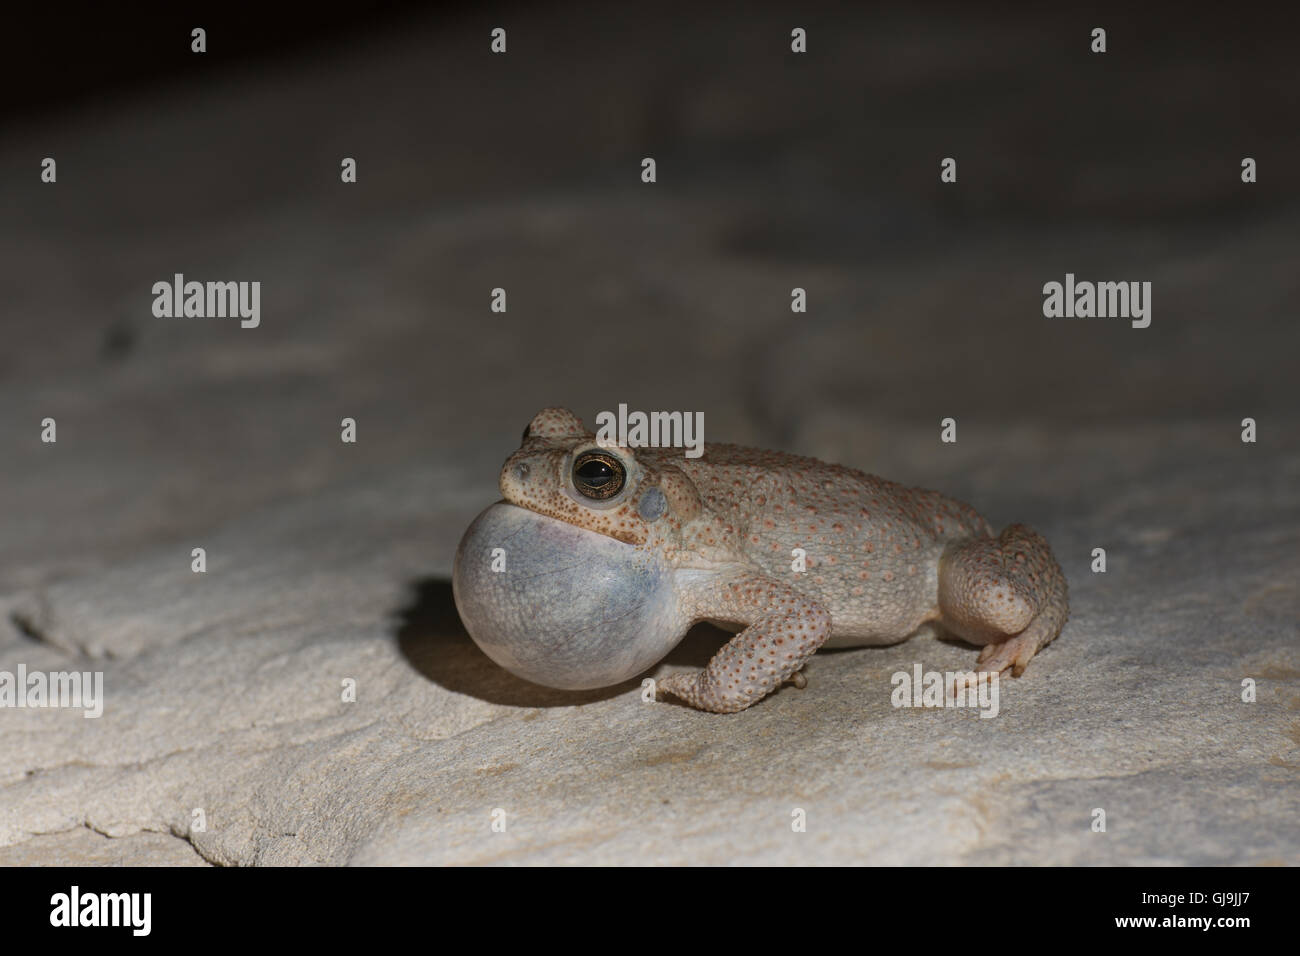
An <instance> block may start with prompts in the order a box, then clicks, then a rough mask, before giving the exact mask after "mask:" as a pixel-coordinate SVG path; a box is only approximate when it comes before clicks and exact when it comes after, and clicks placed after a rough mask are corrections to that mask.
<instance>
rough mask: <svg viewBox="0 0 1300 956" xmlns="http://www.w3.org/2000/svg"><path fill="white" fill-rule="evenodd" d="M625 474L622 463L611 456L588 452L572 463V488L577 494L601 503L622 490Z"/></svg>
mask: <svg viewBox="0 0 1300 956" xmlns="http://www.w3.org/2000/svg"><path fill="white" fill-rule="evenodd" d="M626 478H627V472H626V471H624V470H623V463H622V462H621V461H619V460H618V459H617V458H615V457H614V456H613V455H606V454H604V453H603V452H596V451H589V452H585V453H584V454H581V455H579V456H578V457H577V459H576V460H575V461H574V462H573V487H575V488H577V489H578V493H579V494H581V495H583V496H585V497H587V498H594V499H596V500H597V501H602V500H604V499H605V498H612V497H614V496H615V495H616V494H618V493H619V492H620V491H622V490H623V482H624V481H625V480H626Z"/></svg>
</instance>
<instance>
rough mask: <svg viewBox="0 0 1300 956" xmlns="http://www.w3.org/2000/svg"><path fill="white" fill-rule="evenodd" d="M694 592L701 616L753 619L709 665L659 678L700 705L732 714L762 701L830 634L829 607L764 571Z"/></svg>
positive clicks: (663, 685) (675, 692)
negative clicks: (690, 671)
mask: <svg viewBox="0 0 1300 956" xmlns="http://www.w3.org/2000/svg"><path fill="white" fill-rule="evenodd" d="M691 597H692V604H693V606H694V610H695V617H696V619H697V620H709V619H712V620H718V621H737V622H742V623H747V624H748V627H746V628H745V629H744V630H743V631H741V632H740V633H739V634H737V635H736V636H735V637H734V638H732V639H731V641H730V642H729V643H728V644H727V645H726V647H723V648H722V649H721V650H720V651H718V653H716V654H714V655H713V659H712V660H710V661H709V666H708V667H706V668H705V669H704V670H702V671H700V672H698V673H694V674H672V675H670V676H668V677H665V678H664V679H663V680H661V681H659V682H658V686H659V689H661V690H664V691H667V692H668V693H670V694H672V695H674V696H675V697H680V698H681V699H682V700H684V701H686V702H687V703H688V704H690V705H691V706H693V707H698V708H700V709H701V710H711V711H713V712H714V713H719V714H730V713H735V712H736V711H738V710H744V709H745V708H746V707H748V706H749V705H750V704H752V703H754V702H755V701H758V700H761V699H762V698H764V697H766V696H767V695H768V694H770V693H771V692H772V691H774V690H776V689H777V688H778V687H780V686H781V684H782V683H783V682H784V681H785V680H786V679H787V678H790V677H792V676H793V675H794V674H796V673H797V672H798V671H799V668H801V667H803V665H804V662H805V661H807V660H808V658H810V657H812V656H813V654H815V653H816V652H817V648H819V647H821V646H822V644H823V643H824V642H825V640H826V638H827V637H829V636H830V633H831V615H830V612H829V611H827V610H826V609H825V608H823V607H822V606H821V605H820V604H817V603H815V602H813V601H810V600H809V599H808V598H806V597H804V596H802V595H800V594H798V593H796V592H795V591H794V590H792V589H791V588H788V587H786V586H785V585H783V584H781V583H780V582H779V581H775V580H773V579H771V578H767V577H763V576H762V575H759V574H748V573H745V574H737V575H735V576H732V577H729V578H727V579H726V580H725V581H724V582H723V583H722V584H718V583H716V582H712V583H709V584H708V585H707V586H705V587H703V588H702V589H701V590H700V592H699V593H697V594H694V595H692V596H691Z"/></svg>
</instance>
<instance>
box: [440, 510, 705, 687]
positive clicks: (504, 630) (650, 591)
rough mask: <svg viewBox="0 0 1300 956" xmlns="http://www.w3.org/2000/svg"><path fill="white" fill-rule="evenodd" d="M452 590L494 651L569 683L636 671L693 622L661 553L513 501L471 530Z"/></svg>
mask: <svg viewBox="0 0 1300 956" xmlns="http://www.w3.org/2000/svg"><path fill="white" fill-rule="evenodd" d="M452 590H453V593H454V594H455V598H456V607H457V610H459V612H460V616H461V620H462V621H463V622H464V624H465V629H466V630H467V631H468V632H469V634H470V637H472V638H473V639H474V642H475V643H476V644H477V645H478V646H479V647H480V648H481V649H482V650H483V652H484V653H485V654H487V656H488V657H490V658H492V660H493V661H495V662H496V663H497V664H499V665H501V666H502V667H504V668H505V669H506V670H508V671H510V672H511V673H513V674H515V675H516V676H519V677H522V678H524V679H526V680H530V681H533V682H534V683H538V684H544V685H546V686H548V687H558V688H563V689H567V690H581V689H588V688H593V687H608V686H610V685H611V684H617V683H620V682H622V681H625V680H628V679H629V678H632V677H635V676H636V675H638V674H640V673H641V672H642V671H644V670H646V669H647V668H649V667H651V666H652V665H654V664H655V663H657V662H658V661H659V660H660V659H661V658H662V657H663V656H664V655H665V654H666V653H668V651H669V650H671V649H672V647H673V646H674V645H675V644H676V643H677V642H678V641H679V640H681V638H682V636H683V635H684V634H685V633H686V629H687V627H688V625H689V623H690V622H689V621H688V620H685V619H684V618H683V617H682V615H681V613H680V612H679V610H678V602H677V600H676V595H675V592H674V588H673V573H672V570H671V569H670V568H669V567H668V566H667V565H666V563H664V562H663V561H662V559H661V558H660V557H659V555H658V554H657V553H655V552H653V551H650V550H648V549H644V548H638V547H636V546H634V545H630V544H625V543H623V542H621V541H617V540H615V539H614V538H611V537H608V536H607V535H603V534H600V533H598V532H595V531H589V530H587V529H586V528H580V527H578V526H576V525H571V524H568V523H566V522H564V521H560V520H559V519H556V518H551V517H548V516H546V515H543V514H539V513H537V512H535V511H530V510H528V509H527V508H521V507H519V506H518V505H513V504H510V503H508V502H504V501H502V502H498V503H496V504H494V505H492V506H490V507H489V508H488V509H487V510H485V511H484V512H483V513H482V514H480V515H479V516H478V517H477V518H475V519H474V522H473V523H472V524H471V525H470V526H469V528H468V529H467V530H466V532H465V535H464V537H463V538H462V539H461V542H460V547H459V548H458V549H457V551H456V562H455V568H454V571H453V574H452Z"/></svg>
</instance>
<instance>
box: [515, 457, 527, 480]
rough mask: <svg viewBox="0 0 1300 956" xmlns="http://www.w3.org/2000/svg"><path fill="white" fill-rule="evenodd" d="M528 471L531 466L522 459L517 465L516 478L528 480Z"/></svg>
mask: <svg viewBox="0 0 1300 956" xmlns="http://www.w3.org/2000/svg"><path fill="white" fill-rule="evenodd" d="M528 471H529V468H528V464H527V462H522V461H521V462H520V463H519V464H517V465H515V480H516V481H527V480H528Z"/></svg>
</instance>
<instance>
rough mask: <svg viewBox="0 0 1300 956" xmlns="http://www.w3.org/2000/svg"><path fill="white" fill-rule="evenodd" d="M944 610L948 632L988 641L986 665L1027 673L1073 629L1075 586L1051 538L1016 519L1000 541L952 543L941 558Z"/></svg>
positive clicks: (983, 653) (982, 658) (981, 658)
mask: <svg viewBox="0 0 1300 956" xmlns="http://www.w3.org/2000/svg"><path fill="white" fill-rule="evenodd" d="M939 613H940V616H941V620H942V623H943V625H944V626H945V627H946V628H947V629H948V630H950V631H952V632H953V633H954V634H956V635H957V636H958V637H961V638H964V639H965V640H968V641H970V642H971V643H972V644H983V645H984V649H983V650H982V651H980V656H979V664H980V666H981V667H982V668H983V669H984V670H986V671H995V672H1001V671H1004V670H1006V669H1007V668H1011V673H1012V674H1013V675H1014V676H1016V677H1019V676H1020V674H1021V672H1022V671H1024V669H1025V665H1026V664H1028V663H1029V659H1030V658H1031V657H1033V656H1034V655H1035V654H1037V653H1038V652H1039V651H1040V650H1042V649H1043V648H1044V647H1046V646H1047V645H1048V644H1050V643H1051V642H1052V641H1053V640H1054V639H1055V638H1056V635H1058V634H1060V633H1061V628H1062V627H1064V626H1065V619H1066V618H1067V617H1068V616H1069V613H1070V597H1069V588H1068V586H1067V585H1066V583H1065V575H1064V574H1063V573H1062V572H1061V566H1060V565H1059V564H1057V563H1056V558H1055V557H1053V555H1052V549H1051V548H1050V547H1048V544H1047V541H1046V539H1044V538H1043V536H1042V535H1040V534H1039V533H1038V532H1037V531H1035V530H1033V529H1032V528H1029V527H1026V526H1025V525H1022V524H1013V525H1011V526H1010V527H1008V528H1007V529H1006V530H1004V531H1003V532H1002V533H1001V534H1000V535H998V536H997V537H996V538H968V539H965V540H963V541H955V542H953V543H952V544H950V545H948V547H947V548H946V549H945V550H944V552H943V556H942V557H941V558H940V559H939Z"/></svg>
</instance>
